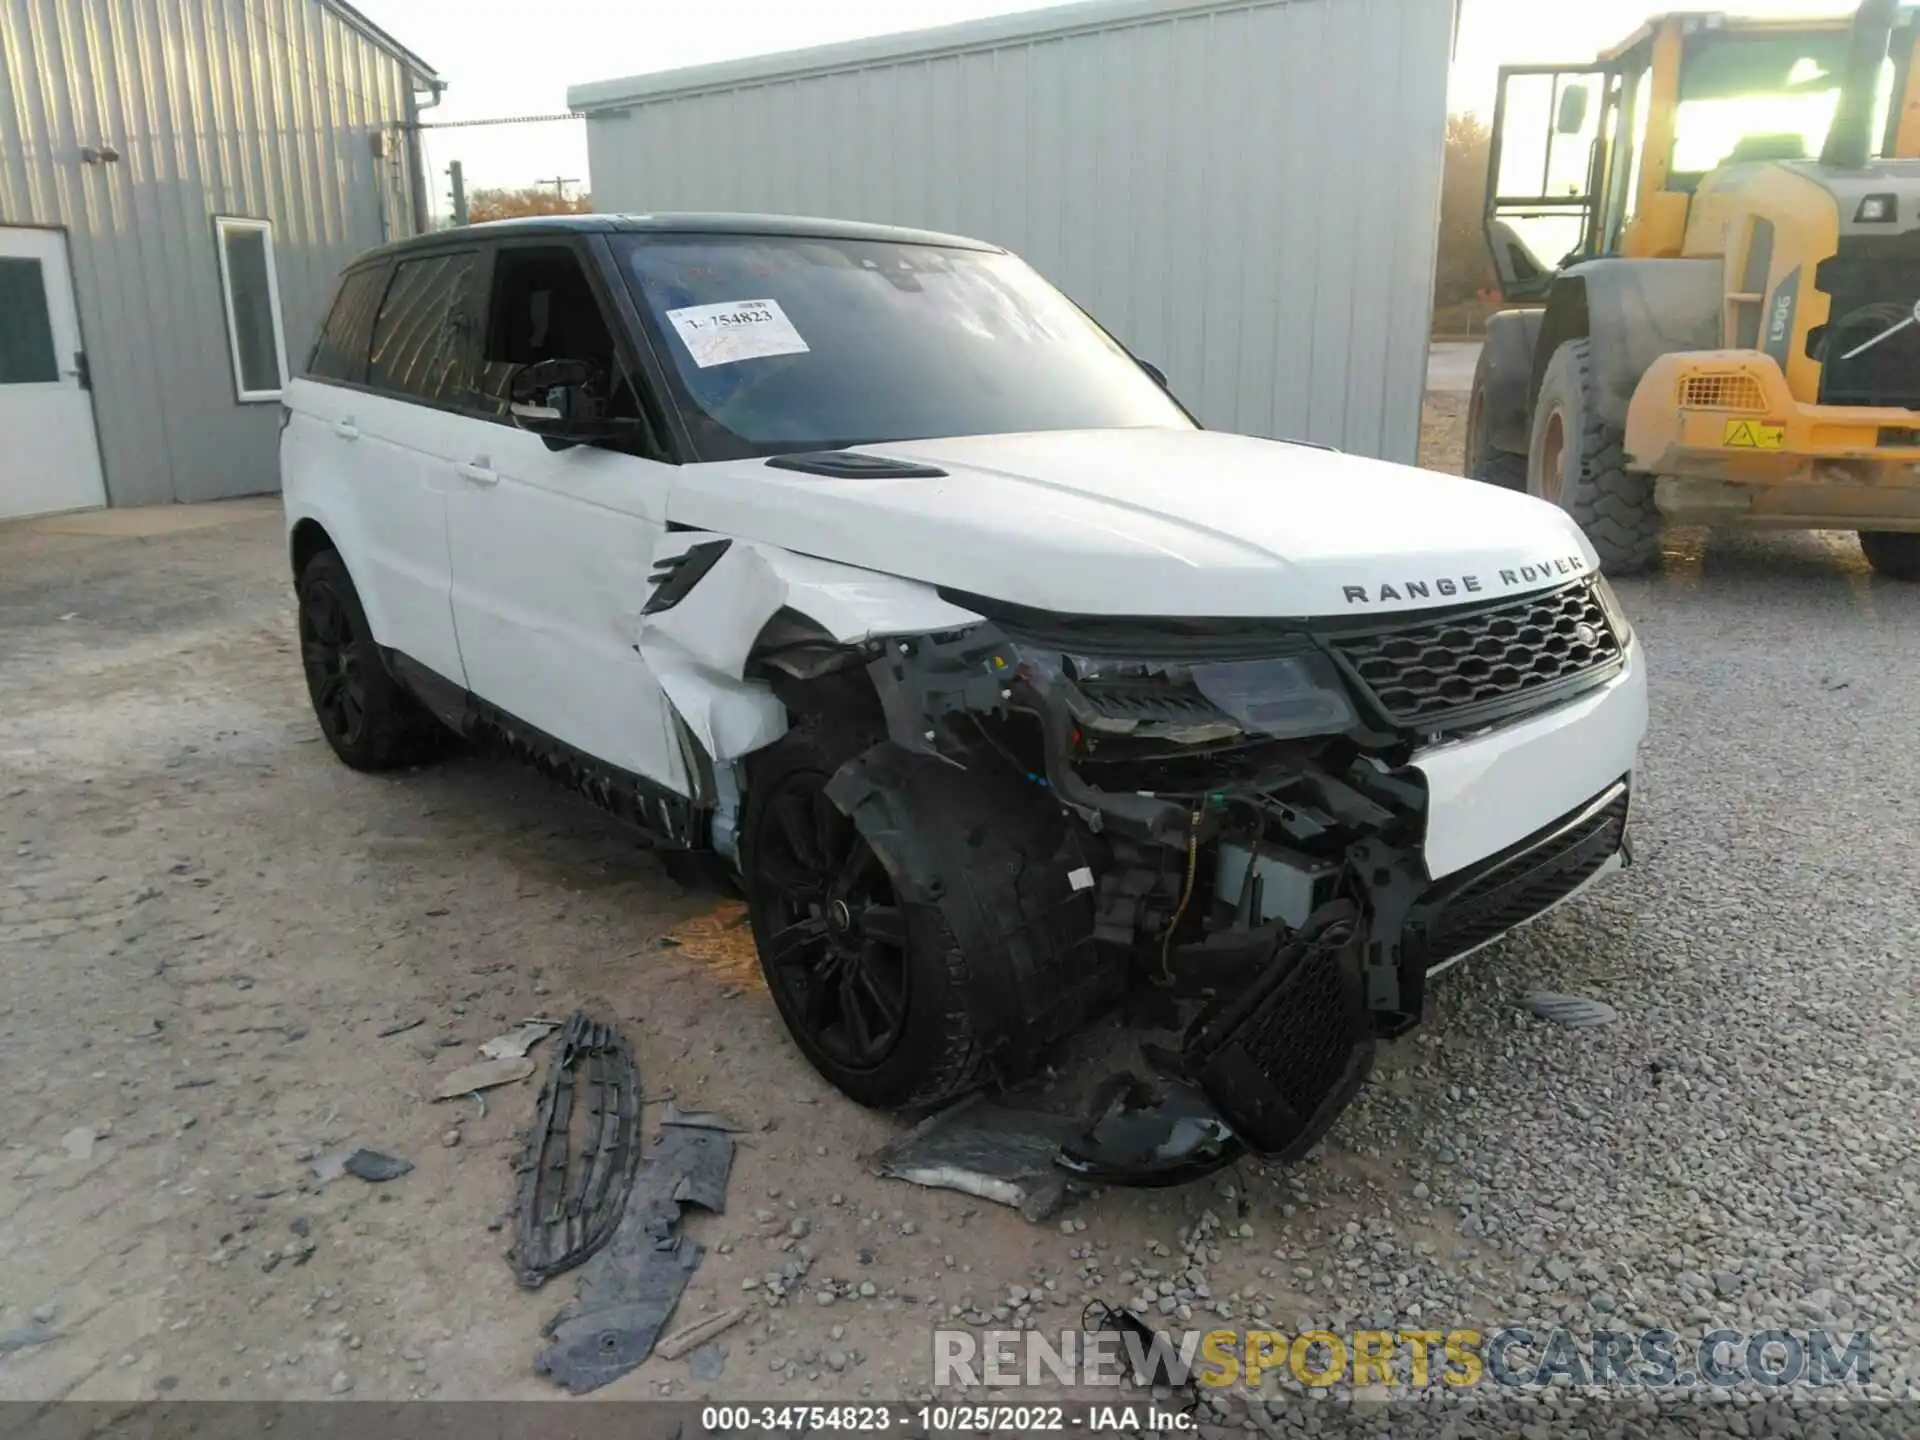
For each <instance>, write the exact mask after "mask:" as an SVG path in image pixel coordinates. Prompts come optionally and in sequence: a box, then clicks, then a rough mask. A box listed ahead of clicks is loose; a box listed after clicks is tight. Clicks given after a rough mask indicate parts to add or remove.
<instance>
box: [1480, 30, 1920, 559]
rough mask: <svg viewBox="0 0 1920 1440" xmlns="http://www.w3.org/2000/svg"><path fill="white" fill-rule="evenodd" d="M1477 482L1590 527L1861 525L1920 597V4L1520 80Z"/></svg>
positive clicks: (1494, 181) (1625, 531) (1509, 110)
mask: <svg viewBox="0 0 1920 1440" xmlns="http://www.w3.org/2000/svg"><path fill="white" fill-rule="evenodd" d="M1486 227H1487V239H1488V243H1489V246H1490V247H1491V249H1492V251H1493V258H1494V265H1495V269H1496V270H1497V271H1498V273H1499V276H1500V281H1501V286H1502V289H1503V290H1504V292H1505V294H1506V295H1507V296H1508V297H1509V298H1510V299H1519V300H1523V301H1532V300H1537V301H1540V302H1542V304H1541V305H1540V307H1539V308H1534V309H1521V310H1509V311H1504V312H1502V313H1501V314H1499V315H1496V316H1495V317H1494V319H1493V322H1492V324H1491V325H1490V326H1489V327H1488V331H1487V340H1486V345H1485V347H1484V349H1483V350H1482V352H1481V356H1480V363H1479V368H1478V370H1477V372H1476V373H1475V375H1474V381H1473V392H1472V399H1471V401H1470V404H1469V410H1468V421H1467V455H1466V468H1467V473H1468V474H1470V475H1473V476H1475V477H1477V478H1479V479H1481V480H1484V481H1486V482H1488V483H1489V484H1494V485H1502V486H1506V487H1509V488H1512V489H1516V490H1520V489H1524V490H1526V491H1527V492H1529V493H1530V494H1533V495H1537V496H1539V497H1541V498H1542V499H1546V500H1551V501H1554V502H1556V503H1558V504H1559V505H1561V506H1563V507H1564V508H1565V509H1566V510H1567V511H1568V512H1569V513H1571V514H1572V515H1573V517H1574V518H1575V519H1576V520H1577V521H1579V523H1580V525H1581V526H1582V528H1584V529H1585V531H1586V532H1587V536H1588V538H1589V539H1590V540H1591V541H1592V542H1593V545H1594V548H1595V550H1597V551H1598V552H1599V555H1600V559H1601V563H1602V564H1603V566H1604V567H1605V568H1606V569H1608V570H1609V571H1613V572H1616V573H1618V572H1625V571H1629V570H1634V569H1638V568H1642V567H1644V566H1647V565H1649V564H1651V563H1653V561H1654V560H1655V559H1656V558H1657V556H1658V554H1659V535H1660V527H1661V524H1662V523H1663V522H1666V521H1671V522H1675V523H1685V524H1701V523H1707V524H1725V523H1734V524H1744V525H1764V526H1771V527H1780V528H1792V529H1819V530H1854V531H1857V532H1859V535H1860V544H1861V549H1862V550H1863V551H1864V552H1865V554H1866V557H1867V560H1868V561H1869V563H1870V564H1871V565H1872V566H1873V568H1874V569H1875V570H1876V571H1878V572H1879V573H1881V574H1883V575H1890V576H1895V577H1898V578H1900V579H1904V580H1920V13H1916V12H1915V11H1914V10H1912V9H1908V10H1904V11H1903V10H1901V9H1900V8H1899V6H1898V4H1897V0H1866V3H1864V4H1862V5H1861V6H1860V8H1859V10H1858V11H1857V12H1856V13H1855V14H1854V15H1853V16H1852V17H1851V19H1849V18H1848V17H1846V16H1839V17H1835V18H1832V19H1821V20H1793V21H1784V20H1757V19H1736V18H1733V17H1729V16H1723V15H1718V14H1677V15H1666V16H1662V17H1660V18H1658V19H1655V20H1652V21H1649V22H1648V24H1647V25H1646V26H1645V27H1644V28H1643V29H1641V30H1640V31H1639V32H1638V33H1637V34H1635V35H1634V36H1633V37H1632V38H1630V39H1628V40H1627V41H1625V42H1624V43H1623V44H1621V45H1619V46H1617V47H1615V48H1614V49H1612V50H1610V51H1608V52H1607V53H1606V54H1604V55H1602V56H1601V57H1600V58H1599V60H1598V61H1597V62H1595V63H1593V64H1591V65H1520V66H1509V67H1507V68H1505V69H1503V70H1502V71H1501V74H1500V92H1499V100H1498V103H1497V105H1496V107H1495V110H1494V122H1493V146H1492V159H1491V164H1490V174H1489V176H1488V185H1487V210H1486Z"/></svg>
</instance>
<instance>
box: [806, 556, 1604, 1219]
mask: <svg viewBox="0 0 1920 1440" xmlns="http://www.w3.org/2000/svg"><path fill="white" fill-rule="evenodd" d="M1576 589H1577V590H1579V591H1580V592H1581V596H1582V597H1583V598H1581V599H1580V601H1579V603H1580V604H1582V605H1587V606H1591V607H1592V608H1593V613H1594V614H1596V615H1597V614H1601V613H1602V608H1603V607H1602V601H1601V600H1600V599H1599V598H1597V597H1595V596H1594V595H1593V586H1592V585H1591V584H1590V583H1587V584H1583V585H1582V586H1579V587H1569V590H1568V593H1569V594H1570V595H1571V594H1572V593H1573V591H1574V590H1576ZM945 598H948V599H950V600H952V601H954V603H956V604H957V605H962V606H964V607H965V608H966V609H968V610H971V611H974V612H975V613H978V614H980V615H982V616H983V617H985V618H984V620H983V622H982V623H979V624H976V625H973V626H971V627H969V628H966V629H964V630H960V631H956V632H951V633H946V634H940V635H927V636H916V637H899V636H895V637H891V638H887V639H884V640H872V641H867V642H864V643H863V644H861V645H857V646H851V647H823V646H820V645H818V644H814V645H811V646H808V645H806V644H804V643H796V644H795V645H794V646H792V647H791V650H790V653H789V654H788V655H786V656H785V657H784V658H783V657H781V656H778V655H776V656H774V657H773V659H774V664H773V667H772V671H773V673H774V675H775V679H776V682H777V683H776V688H781V685H782V684H784V686H785V688H786V690H787V692H788V693H787V694H786V695H785V696H783V698H787V699H788V701H789V703H790V704H793V705H799V706H803V705H804V704H805V703H806V702H805V699H804V697H800V696H797V695H794V694H793V693H792V692H793V691H794V689H795V688H796V686H800V687H804V686H805V685H808V684H813V683H815V682H818V681H819V680H821V679H822V678H823V677H829V676H831V675H832V674H834V673H835V672H840V673H843V674H846V673H850V672H854V671H862V672H864V674H865V676H866V678H867V679H868V680H870V682H871V686H872V692H873V693H874V694H877V696H878V701H879V706H880V710H881V712H882V715H883V717H884V730H885V736H886V738H885V740H883V741H881V742H880V743H879V744H877V745H875V746H873V747H872V748H870V749H868V750H867V751H865V752H864V753H863V754H861V755H860V756H859V757H857V758H856V759H854V760H853V761H850V762H849V763H848V764H847V765H845V766H844V767H843V768H842V770H841V771H840V772H839V773H838V774H837V775H835V776H834V778H833V780H832V782H831V784H830V785H829V786H828V790H827V793H828V795H829V796H830V797H831V798H832V800H833V802H834V803H835V804H836V805H837V806H838V807H839V808H840V810H842V811H843V812H844V813H845V814H846V815H848V816H850V817H852V819H853V821H854V823H855V825H856V826H857V827H858V828H859V830H860V832H861V834H862V835H863V836H864V837H865V839H866V840H867V842H868V843H869V844H871V846H872V847H873V850H874V852H875V853H876V855H877V856H878V857H879V860H880V862H881V864H882V865H883V866H884V867H885V868H886V871H887V873H888V875H889V876H890V877H891V879H892V882H893V884H894V886H895V888H896V889H897V890H898V891H899V893H900V894H901V895H902V896H904V897H906V898H908V899H910V900H912V899H930V900H936V901H939V900H942V899H943V897H944V899H945V900H947V901H951V899H952V897H953V895H954V893H955V892H956V891H963V892H964V893H965V898H966V899H967V901H968V902H969V903H968V904H966V905H962V906H955V905H952V904H951V903H948V905H947V911H948V913H949V914H953V915H958V916H959V917H960V919H959V920H957V921H956V923H955V924H954V930H955V934H956V938H957V939H958V941H959V943H960V944H961V945H962V946H963V947H965V948H967V949H968V952H969V954H971V955H977V956H983V957H988V959H989V963H987V964H985V965H984V966H983V967H982V971H983V973H984V975H985V976H986V977H987V983H986V984H985V985H984V986H983V989H982V995H981V999H980V1013H979V1014H978V1016H977V1017H976V1026H977V1029H978V1031H979V1032H980V1033H982V1034H983V1035H987V1036H989V1037H990V1043H992V1044H993V1045H994V1046H995V1047H996V1048H997V1050H998V1052H999V1057H1000V1062H1001V1063H1000V1067H999V1068H1000V1070H1001V1073H1002V1074H1003V1075H1006V1076H1017V1075H1019V1074H1021V1073H1024V1072H1025V1071H1027V1070H1030V1069H1031V1068H1033V1067H1034V1066H1035V1065H1036V1064H1038V1063H1040V1062H1041V1061H1042V1060H1043V1059H1045V1058H1047V1056H1048V1055H1049V1054H1050V1053H1051V1048H1052V1046H1053V1045H1054V1044H1056V1043H1057V1041H1058V1039H1059V1038H1060V1037H1061V1036H1062V1035H1064V1034H1066V1033H1069V1032H1070V1030H1071V1029H1073V1028H1077V1027H1078V1025H1079V1024H1081V1023H1084V1021H1085V1019H1086V1018H1088V1017H1089V1016H1091V1015H1092V1014H1093V1013H1094V1012H1095V1011H1097V1010H1099V1009H1101V1008H1105V1007H1110V1006H1111V1005H1112V1004H1114V1003H1115V1002H1122V1003H1124V1004H1125V1006H1126V1012H1127V1017H1128V1019H1129V1021H1130V1022H1131V1023H1132V1024H1134V1025H1135V1026H1137V1027H1139V1028H1140V1029H1141V1030H1142V1031H1143V1032H1145V1033H1144V1034H1143V1037H1142V1045H1141V1055H1142V1059H1143V1062H1144V1063H1143V1067H1142V1069H1143V1070H1144V1073H1139V1072H1127V1073H1123V1074H1121V1075H1117V1076H1115V1077H1113V1079H1111V1080H1110V1081H1109V1082H1107V1083H1106V1084H1105V1085H1103V1086H1101V1087H1100V1089H1099V1091H1098V1093H1097V1094H1096V1095H1095V1097H1094V1102H1093V1105H1092V1109H1091V1113H1090V1116H1089V1118H1088V1120H1087V1121H1086V1123H1085V1124H1084V1125H1082V1126H1079V1127H1075V1129H1074V1130H1073V1132H1072V1133H1071V1134H1069V1135H1068V1136H1067V1137H1066V1138H1065V1139H1064V1140H1063V1141H1062V1142H1061V1143H1060V1145H1059V1149H1058V1153H1057V1155H1056V1157H1055V1158H1056V1163H1057V1164H1058V1165H1059V1166H1060V1167H1061V1168H1062V1169H1063V1170H1065V1171H1067V1172H1069V1173H1071V1174H1074V1175H1078V1176H1081V1177H1085V1178H1087V1179H1093V1180H1101V1181H1108V1182H1117V1183H1128V1184H1149V1185H1151V1184H1176V1183H1181V1182H1184V1181H1187V1180H1190V1179H1193V1178H1196V1177H1198V1176H1200V1175H1204V1174H1206V1173H1208V1172H1209V1171H1211V1170H1214V1169H1217V1168H1219V1167H1221V1166H1223V1165H1226V1164H1228V1163H1231V1162H1232V1161H1233V1160H1234V1159H1235V1158H1237V1157H1238V1156H1239V1155H1240V1154H1242V1153H1244V1152H1245V1151H1247V1150H1251V1151H1253V1152H1255V1153H1258V1154H1261V1155H1265V1156H1270V1157H1276V1158H1282V1159H1285V1158H1291V1157H1294V1156H1297V1155H1299V1154H1300V1153H1302V1152H1304V1151H1305V1150H1306V1149H1307V1148H1309V1147H1310V1146H1311V1145H1312V1144H1313V1143H1314V1142H1315V1141H1316V1140H1318V1139H1319V1138H1320V1137H1321V1136H1322V1135H1323V1134H1324V1133H1325V1132H1326V1130H1327V1129H1328V1127H1329V1126H1330V1125H1331V1124H1332V1122H1333V1120H1334V1118H1335V1117H1336V1116H1337V1115H1338V1114H1339V1112H1340V1111H1341V1109H1343V1108H1344V1107H1345V1105H1346V1104H1347V1103H1348V1102H1349V1101H1350V1100H1351V1099H1352V1098H1353V1096H1354V1095H1355V1093H1357V1091H1358V1090H1359V1088H1360V1086H1361V1084H1362V1083H1363V1082H1364V1079H1365V1077H1366V1074H1367V1072H1368V1070H1369V1068H1370V1065H1371V1063H1372V1059H1373V1053H1374V1047H1375V1044H1376V1041H1377V1039H1378V1038H1380V1037H1383V1036H1391V1035H1394V1034H1397V1033H1400V1032H1401V1031H1403V1030H1405V1029H1406V1028H1408V1027H1409V1026H1411V1025H1413V1024H1414V1023H1416V1022H1417V1021H1418V1019H1419V1017H1420V1015H1421V1012H1422V1010H1423V1007H1424V1003H1425V990H1426V981H1427V977H1428V975H1429V974H1430V973H1431V972H1433V971H1435V970H1437V969H1439V968H1444V966H1445V964H1447V963H1451V961H1452V959H1455V958H1458V956H1459V955H1460V954H1463V953H1465V951H1466V950H1468V949H1471V948H1476V947H1477V946H1478V945H1479V944H1482V943H1485V942H1486V941H1487V940H1490V939H1491V938H1493V937H1494V936H1496V935H1498V934H1501V933H1504V932H1505V930H1507V929H1510V928H1512V926H1513V925H1514V924H1517V923H1519V922H1520V921H1522V920H1524V919H1527V918H1531V917H1532V915H1534V914H1536V913H1539V911H1541V910H1543V909H1545V908H1547V907H1548V906H1550V905H1551V904H1553V903H1556V902H1557V901H1558V900H1559V899H1562V898H1565V897H1566V895H1568V894H1570V893H1572V891H1573V890H1575V889H1577V888H1579V887H1580V886H1581V885H1583V884H1584V883H1586V882H1587V881H1588V880H1590V879H1592V878H1594V877H1595V876H1596V875H1597V874H1598V873H1599V872H1600V870H1601V869H1602V868H1604V867H1606V866H1607V865H1609V864H1617V863H1619V857H1620V856H1621V853H1622V850H1623V844H1624V824H1625V812H1626V787H1625V780H1624V777H1622V779H1621V782H1620V783H1619V784H1617V785H1615V786H1614V787H1613V789H1612V790H1611V791H1609V792H1608V793H1606V794H1603V795H1602V796H1600V797H1597V799H1596V800H1595V801H1594V802H1593V803H1592V804H1590V805H1588V806H1584V807H1583V808H1582V810H1581V812H1580V813H1578V814H1575V815H1572V816H1568V817H1565V818H1564V820H1563V821H1562V822H1556V825H1555V826H1553V827H1549V832H1550V833H1549V832H1542V833H1540V834H1535V835H1529V836H1527V837H1525V838H1524V839H1523V840H1522V841H1520V842H1518V843H1517V844H1515V845H1513V846H1511V847H1510V848H1509V849H1508V850H1507V851H1504V852H1502V853H1501V854H1499V855H1496V856H1493V857H1489V858H1488V859H1486V860H1485V861H1483V862H1482V863H1479V864H1476V865H1474V866H1472V867H1469V868H1468V869H1467V870H1465V871H1463V872H1462V873H1460V874H1458V875H1451V876H1447V877H1445V879H1444V881H1443V882H1441V883H1436V882H1435V881H1434V879H1433V877H1431V876H1430V875H1429V872H1428V869H1427V866H1426V863H1425V859H1424V856H1423V850H1422V842H1423V839H1424V837H1425V833H1426V821H1427V807H1428V795H1427V787H1426V783H1425V779H1424V777H1423V775H1422V773H1421V771H1420V770H1419V769H1418V768H1417V767H1416V766H1414V765H1413V764H1412V763H1411V762H1412V759H1413V757H1414V755H1415V754H1416V752H1417V751H1418V750H1419V748H1420V747H1421V746H1423V745H1429V744H1432V743H1434V742H1435V741H1436V740H1438V739H1442V738H1445V737H1446V736H1447V735H1449V734H1452V735H1459V734H1463V733H1475V732H1476V731H1484V730H1486V729H1489V728H1491V727H1493V726H1496V725H1498V724H1500V723H1503V722H1504V721H1505V720H1506V719H1508V718H1509V717H1511V716H1514V715H1521V714H1525V713H1527V712H1529V711H1532V710H1537V709H1539V708H1540V707H1541V706H1543V705H1546V704H1550V703H1558V702H1559V701H1560V700H1561V699H1562V698H1564V697H1566V696H1567V695H1569V694H1572V693H1574V692H1576V691H1577V690H1579V689H1582V688H1588V687H1591V686H1594V685H1598V684H1601V683H1603V682H1604V681H1605V680H1606V679H1608V678H1610V676H1611V675H1612V674H1614V673H1616V672H1617V671H1618V670H1619V669H1620V667H1621V665H1622V664H1624V659H1625V652H1624V645H1623V642H1622V640H1621V638H1620V636H1619V634H1618V632H1616V631H1615V630H1614V629H1613V628H1612V625H1611V622H1610V620H1609V619H1607V618H1605V617H1604V616H1603V618H1602V621H1601V623H1602V625H1604V626H1605V627H1606V628H1605V630H1604V632H1602V631H1599V630H1596V629H1594V627H1593V626H1592V625H1591V623H1590V620H1589V619H1587V618H1584V617H1585V616H1586V611H1585V610H1582V611H1581V612H1580V617H1581V618H1579V619H1578V624H1579V626H1580V627H1582V628H1581V629H1580V631H1579V635H1578V638H1577V639H1573V640H1571V641H1570V643H1571V644H1573V645H1574V646H1575V647H1576V648H1577V649H1578V653H1571V652H1570V654H1569V655H1563V656H1561V657H1560V658H1561V660H1562V661H1564V662H1565V663H1559V664H1558V666H1557V669H1556V668H1554V667H1549V666H1546V665H1536V666H1535V667H1534V668H1533V670H1532V671H1530V672H1529V675H1530V676H1531V678H1529V675H1523V676H1522V677H1521V679H1520V681H1519V682H1517V683H1515V684H1513V685H1503V684H1500V683H1487V684H1481V685H1478V686H1477V688H1476V689H1474V691H1473V693H1472V694H1471V696H1470V697H1469V703H1466V704H1454V705H1452V706H1451V707H1449V708H1446V709H1445V711H1444V713H1441V712H1439V711H1434V712H1433V713H1429V714H1427V715H1424V716H1422V717H1419V718H1418V719H1417V720H1416V721H1415V722H1413V723H1408V721H1407V719H1406V717H1405V716H1404V715H1398V716H1397V715H1396V714H1395V713H1394V711H1393V708H1392V706H1391V705H1390V704H1388V703H1383V702H1384V700H1386V699H1392V700H1395V701H1404V699H1405V697H1404V695H1402V694H1400V693H1398V692H1396V693H1395V694H1394V695H1393V696H1391V697H1383V693H1382V690H1381V689H1380V688H1379V687H1378V686H1376V685H1374V684H1371V683H1369V681H1368V678H1367V676H1366V674H1365V672H1364V670H1363V669H1361V668H1359V667H1357V666H1356V664H1355V663H1354V661H1353V659H1352V657H1353V655H1354V654H1362V655H1363V656H1364V655H1371V654H1375V653H1378V652H1380V651H1381V648H1382V646H1381V642H1380V639H1379V636H1378V635H1368V636H1364V637H1361V641H1362V642H1363V643H1360V644H1357V645H1348V644H1345V643H1343V640H1342V637H1341V636H1340V635H1338V634H1332V635H1330V634H1328V633H1325V632H1322V631H1316V630H1314V629H1313V628H1311V627H1309V626H1306V625H1293V624H1279V623H1273V622H1262V621H1242V622H1213V621H1197V622H1187V623H1183V622H1179V621H1168V620H1152V621H1131V620H1108V619H1081V618H1077V617H1060V616H1053V615H1044V614H1038V613H1035V612H1024V611H1019V610H1016V609H1014V608H1012V607H1007V606H1001V605H997V604H995V603H993V602H990V601H985V600H981V599H979V598H977V597H972V596H948V597H945ZM1569 613H1570V614H1571V613H1572V612H1569ZM1566 633H1567V635H1568V636H1573V635H1574V628H1573V622H1572V621H1571V620H1570V621H1569V623H1568V625H1567V627H1566ZM1552 638H1553V637H1552V635H1551V634H1549V636H1548V643H1547V649H1548V651H1552V650H1553V643H1552ZM1386 648H1387V651H1388V652H1389V653H1390V652H1391V646H1388V647H1386ZM1563 648H1564V647H1563ZM782 676H784V677H785V678H784V681H782V680H781V677H782ZM1498 678H1499V677H1496V681H1497V680H1498ZM1534 681H1538V682H1540V683H1533V682H1534ZM862 689H863V690H864V687H862Z"/></svg>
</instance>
